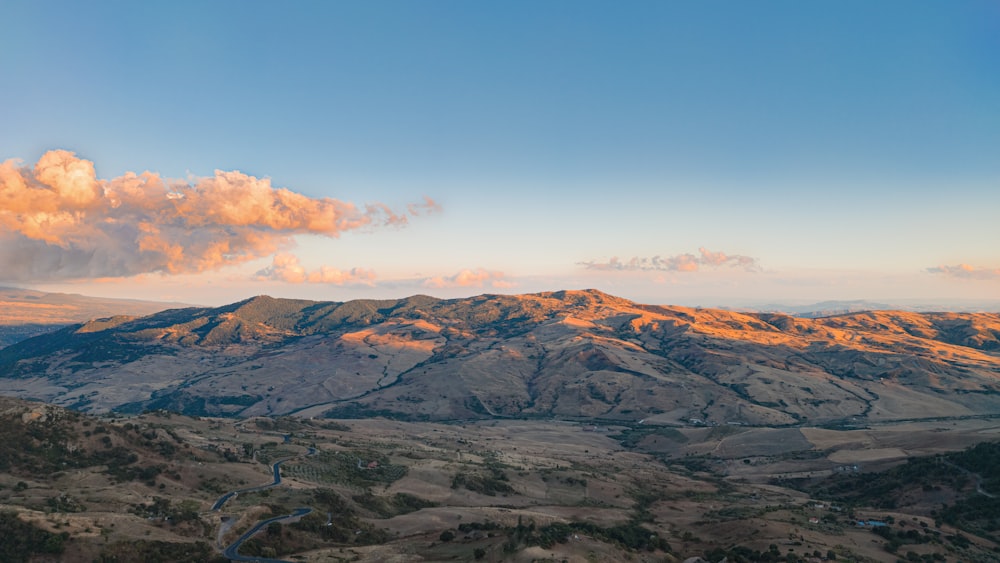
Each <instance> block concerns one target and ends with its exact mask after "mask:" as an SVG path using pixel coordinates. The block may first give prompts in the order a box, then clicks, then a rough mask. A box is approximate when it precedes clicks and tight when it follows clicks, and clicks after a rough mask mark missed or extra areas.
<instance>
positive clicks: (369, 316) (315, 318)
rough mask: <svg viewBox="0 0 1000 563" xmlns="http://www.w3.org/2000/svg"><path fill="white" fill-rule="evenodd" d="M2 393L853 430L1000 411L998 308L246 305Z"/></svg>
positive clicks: (150, 405) (121, 334)
mask: <svg viewBox="0 0 1000 563" xmlns="http://www.w3.org/2000/svg"><path fill="white" fill-rule="evenodd" d="M0 393H3V394H7V395H16V396H20V397H30V398H35V399H40V400H44V401H47V402H52V403H56V404H59V405H63V406H69V407H72V408H75V409H80V410H84V411H95V412H103V411H107V410H119V411H123V412H137V411H141V410H145V409H168V410H174V411H180V412H184V413H189V414H207V415H222V416H238V417H247V416H254V415H275V414H293V415H296V416H300V417H312V416H322V415H327V416H334V417H341V418H345V417H347V418H349V417H356V416H371V415H380V414H381V415H389V416H392V417H395V418H401V419H410V420H458V419H475V418H480V419H481V418H503V417H546V418H552V417H556V418H575V419H601V420H613V421H623V422H636V421H640V420H643V421H645V422H646V423H647V424H649V423H658V424H706V425H713V424H720V425H724V424H727V423H728V424H736V425H760V426H781V425H802V424H831V425H861V424H865V423H867V422H880V421H888V420H911V419H927V418H936V417H940V418H949V417H951V418H962V417H974V416H983V415H1000V315H998V314H993V313H911V312H900V311H869V312H863V313H852V314H845V315H838V316H833V317H825V318H816V319H805V318H795V317H791V316H788V315H784V314H777V313H752V314H750V313H738V312H733V311H724V310H714V309H692V308H686V307H671V306H655V305H643V304H638V303H633V302H631V301H628V300H625V299H621V298H618V297H614V296H611V295H607V294H604V293H601V292H599V291H594V290H588V291H559V292H553V293H539V294H532V295H520V296H507V295H483V296H478V297H472V298H467V299H452V300H440V299H435V298H431V297H427V296H414V297H409V298H406V299H400V300H385V301H372V300H360V301H350V302H346V303H335V302H316V301H304V300H287V299H274V298H270V297H266V296H261V297H255V298H252V299H248V300H246V301H241V302H239V303H234V304H231V305H228V306H225V307H220V308H185V309H173V310H168V311H163V312H160V313H156V314H153V315H149V316H146V317H141V318H134V317H111V318H106V319H101V320H96V321H90V322H87V323H83V324H76V325H72V326H69V327H66V328H63V329H61V330H59V331H56V332H54V333H51V334H46V335H41V336H38V337H35V338H31V339H29V340H25V341H23V342H20V343H18V344H15V345H13V346H9V347H7V348H5V349H3V350H0Z"/></svg>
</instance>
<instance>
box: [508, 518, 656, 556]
mask: <svg viewBox="0 0 1000 563" xmlns="http://www.w3.org/2000/svg"><path fill="white" fill-rule="evenodd" d="M505 531H506V532H507V534H508V537H507V541H506V542H505V543H504V544H503V550H504V551H505V552H506V553H514V552H516V551H518V550H520V549H522V548H524V547H531V546H535V545H537V546H541V547H544V548H550V547H552V546H553V545H555V544H557V543H566V542H568V541H569V540H570V539H571V538H572V537H573V536H574V535H580V534H583V535H587V536H589V537H591V538H593V539H596V540H598V541H601V542H605V543H611V544H615V545H618V546H620V547H623V548H625V549H631V550H636V551H656V550H660V551H665V552H667V553H670V551H671V548H670V544H669V543H667V541H666V540H664V539H663V538H661V537H659V536H658V535H657V534H656V533H655V532H652V531H650V530H648V529H646V528H645V527H644V526H642V525H641V524H639V523H638V522H635V521H630V522H628V523H626V524H619V525H617V526H611V527H602V526H598V525H597V524H594V523H591V522H569V523H562V522H556V523H554V524H549V525H548V526H542V527H541V528H536V527H535V523H534V522H529V523H528V524H527V525H525V524H523V523H522V522H521V520H520V519H518V523H517V526H516V527H514V528H507V529H506V530H505Z"/></svg>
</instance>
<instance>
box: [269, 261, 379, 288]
mask: <svg viewBox="0 0 1000 563" xmlns="http://www.w3.org/2000/svg"><path fill="white" fill-rule="evenodd" d="M256 278H257V279H259V280H275V281H283V282H287V283H325V284H332V285H345V284H362V285H374V284H375V272H373V271H371V270H365V269H362V268H351V269H350V270H338V269H337V268H332V267H330V266H323V267H321V268H320V269H318V270H313V271H312V272H308V271H306V269H305V268H304V267H303V266H302V265H301V264H300V263H299V259H298V258H297V257H296V256H294V255H292V254H284V253H282V254H276V255H275V256H274V259H273V260H272V262H271V265H270V266H268V267H267V268H264V269H263V270H260V271H258V272H257V274H256Z"/></svg>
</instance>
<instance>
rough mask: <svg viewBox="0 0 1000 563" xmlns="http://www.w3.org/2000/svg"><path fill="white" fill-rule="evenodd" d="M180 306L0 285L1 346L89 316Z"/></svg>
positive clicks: (143, 312) (113, 314) (133, 312)
mask: <svg viewBox="0 0 1000 563" xmlns="http://www.w3.org/2000/svg"><path fill="white" fill-rule="evenodd" d="M179 306H182V305H179V304H176V303H163V302H158V301H138V300H132V299H106V298H101V297H88V296H85V295H76V294H67V293H45V292H41V291H34V290H30V289H22V288H14V287H0V348H3V347H4V346H9V345H10V344H14V343H15V342H19V341H21V340H24V339H26V338H30V337H32V336H36V335H39V334H44V333H46V332H51V331H52V330H55V329H57V328H60V327H63V326H66V325H70V324H74V323H81V322H86V321H89V320H91V319H97V318H102V317H111V316H115V315H132V316H143V315H149V314H152V313H156V312H158V311H162V310H164V309H169V308H172V307H179Z"/></svg>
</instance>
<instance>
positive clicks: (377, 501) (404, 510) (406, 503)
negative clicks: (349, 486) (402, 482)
mask: <svg viewBox="0 0 1000 563" xmlns="http://www.w3.org/2000/svg"><path fill="white" fill-rule="evenodd" d="M351 499H352V500H353V501H354V502H356V503H358V506H360V507H362V508H365V509H367V510H371V511H372V512H374V513H375V514H378V515H379V516H380V517H381V518H392V517H393V516H398V515H400V514H409V513H410V512H416V511H418V510H421V509H424V508H430V507H432V506H437V503H436V502H431V501H429V500H424V499H422V498H420V497H418V496H414V495H411V494H408V493H396V494H395V495H393V496H391V497H381V496H376V495H373V494H372V493H371V492H366V493H364V494H361V495H354V496H353V497H351Z"/></svg>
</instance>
